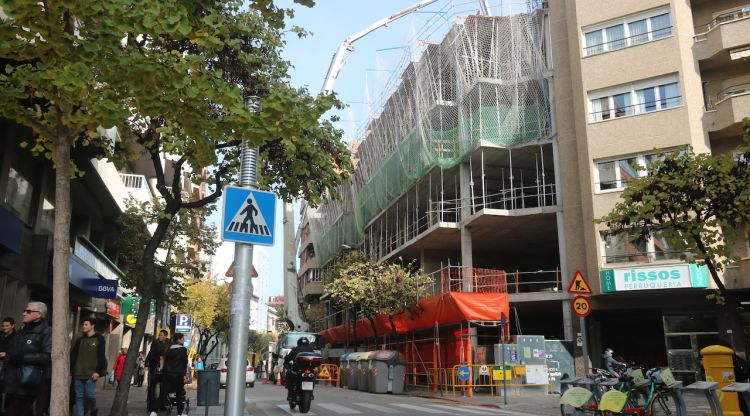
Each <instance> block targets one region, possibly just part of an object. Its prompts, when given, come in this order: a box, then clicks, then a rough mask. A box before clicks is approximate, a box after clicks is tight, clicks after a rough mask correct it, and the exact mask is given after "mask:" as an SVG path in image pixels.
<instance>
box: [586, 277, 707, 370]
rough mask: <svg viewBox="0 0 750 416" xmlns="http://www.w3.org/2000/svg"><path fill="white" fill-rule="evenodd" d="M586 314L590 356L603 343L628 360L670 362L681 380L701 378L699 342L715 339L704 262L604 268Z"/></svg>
mask: <svg viewBox="0 0 750 416" xmlns="http://www.w3.org/2000/svg"><path fill="white" fill-rule="evenodd" d="M600 279H601V290H602V294H601V295H598V296H594V297H593V299H592V300H593V312H592V314H591V315H590V319H589V331H590V334H591V335H590V340H589V344H590V351H591V359H592V362H593V364H594V365H595V366H599V365H600V364H601V354H602V351H603V350H604V349H605V348H612V349H613V350H614V351H615V356H621V357H622V358H623V359H624V360H625V361H626V362H627V363H629V364H630V363H635V364H637V365H642V366H646V367H657V366H661V367H666V366H668V367H669V368H670V369H671V370H672V372H673V373H674V374H675V376H676V377H678V378H679V379H681V380H683V381H684V382H692V381H695V380H700V379H702V378H703V375H702V370H701V366H700V354H699V351H700V349H701V348H703V347H705V346H707V345H711V344H715V343H716V342H717V341H718V336H717V330H716V328H717V323H716V314H715V312H714V309H715V305H713V304H712V303H711V302H710V301H708V300H707V299H706V294H707V291H706V289H707V288H708V286H709V278H708V270H707V269H706V267H705V266H698V265H692V264H684V263H681V264H665V265H658V266H646V267H623V268H610V269H603V270H601V272H600Z"/></svg>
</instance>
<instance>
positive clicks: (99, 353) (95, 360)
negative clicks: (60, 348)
mask: <svg viewBox="0 0 750 416" xmlns="http://www.w3.org/2000/svg"><path fill="white" fill-rule="evenodd" d="M95 325H96V320H95V319H94V318H84V319H83V321H82V322H81V329H82V331H83V332H82V334H81V336H80V337H78V339H76V341H75V343H74V344H73V348H71V350H70V372H71V374H72V375H73V391H74V392H75V416H83V414H84V410H85V409H88V410H89V415H90V416H96V414H97V408H96V381H97V380H99V378H100V377H105V376H106V375H107V358H106V355H105V354H106V351H105V350H106V349H105V341H104V336H102V334H99V333H97V332H96V327H95Z"/></svg>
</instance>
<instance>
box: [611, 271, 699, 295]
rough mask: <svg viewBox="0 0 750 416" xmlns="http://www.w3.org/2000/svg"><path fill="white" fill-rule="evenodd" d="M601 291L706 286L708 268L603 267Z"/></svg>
mask: <svg viewBox="0 0 750 416" xmlns="http://www.w3.org/2000/svg"><path fill="white" fill-rule="evenodd" d="M600 276H601V279H602V293H612V292H624V291H629V290H654V289H684V288H691V287H692V288H707V287H708V269H707V268H706V266H699V265H697V264H680V265H668V266H649V267H631V268H618V269H603V270H602V271H601V273H600Z"/></svg>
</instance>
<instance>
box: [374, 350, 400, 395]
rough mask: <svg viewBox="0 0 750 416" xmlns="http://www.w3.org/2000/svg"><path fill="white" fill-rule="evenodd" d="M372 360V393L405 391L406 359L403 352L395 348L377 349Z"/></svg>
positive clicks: (398, 392)
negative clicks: (394, 349)
mask: <svg viewBox="0 0 750 416" xmlns="http://www.w3.org/2000/svg"><path fill="white" fill-rule="evenodd" d="M370 361H371V365H370V379H369V385H368V387H369V389H370V393H394V394H401V393H403V392H404V382H405V380H404V377H405V376H406V360H405V359H404V356H403V354H401V353H399V352H398V351H393V350H383V351H376V352H375V353H373V354H372V356H371V357H370Z"/></svg>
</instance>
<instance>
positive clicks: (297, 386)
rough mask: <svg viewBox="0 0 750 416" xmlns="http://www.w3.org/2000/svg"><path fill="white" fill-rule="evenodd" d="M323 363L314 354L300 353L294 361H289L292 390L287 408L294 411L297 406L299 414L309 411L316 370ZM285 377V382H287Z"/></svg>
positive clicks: (317, 355)
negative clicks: (292, 383)
mask: <svg viewBox="0 0 750 416" xmlns="http://www.w3.org/2000/svg"><path fill="white" fill-rule="evenodd" d="M322 363H323V357H322V356H321V355H320V354H318V353H314V352H301V353H299V354H297V356H296V357H295V358H294V361H293V362H292V361H290V362H289V365H290V366H291V369H290V370H289V371H290V373H291V374H292V376H293V379H294V389H293V390H292V391H291V392H290V397H291V400H289V408H290V409H292V410H294V408H295V407H297V406H298V405H299V411H300V413H307V412H309V411H310V405H311V404H312V400H313V398H314V397H313V387H314V385H315V378H316V377H317V374H318V372H317V368H318V367H320V365H321V364H322ZM289 381H290V380H289V377H287V382H289Z"/></svg>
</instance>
